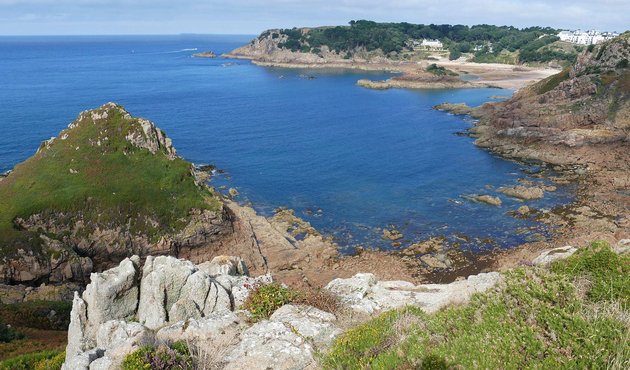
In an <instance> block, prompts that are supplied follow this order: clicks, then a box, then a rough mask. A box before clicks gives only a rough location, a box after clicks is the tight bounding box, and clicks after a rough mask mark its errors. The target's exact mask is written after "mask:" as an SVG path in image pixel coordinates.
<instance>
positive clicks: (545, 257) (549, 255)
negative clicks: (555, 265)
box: [532, 245, 577, 266]
mask: <svg viewBox="0 0 630 370" xmlns="http://www.w3.org/2000/svg"><path fill="white" fill-rule="evenodd" d="M575 252H577V248H574V247H572V246H570V245H567V246H566V247H560V248H554V249H550V250H547V251H544V252H542V253H541V254H540V255H539V256H538V257H536V258H534V260H533V261H532V263H533V264H534V265H537V266H546V265H548V264H550V263H551V262H553V261H557V260H560V259H565V258H568V257H570V256H572V255H573V253H575Z"/></svg>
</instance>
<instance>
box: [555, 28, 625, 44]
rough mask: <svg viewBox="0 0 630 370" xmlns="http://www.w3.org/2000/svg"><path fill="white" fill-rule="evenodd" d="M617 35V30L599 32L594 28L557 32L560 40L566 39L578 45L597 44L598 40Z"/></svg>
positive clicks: (601, 40) (608, 38) (602, 40)
mask: <svg viewBox="0 0 630 370" xmlns="http://www.w3.org/2000/svg"><path fill="white" fill-rule="evenodd" d="M617 36H619V33H617V32H600V31H596V30H590V31H582V30H575V31H567V30H565V31H561V32H560V33H558V37H559V38H560V41H566V42H570V43H573V44H579V45H593V44H599V43H600V42H604V41H606V40H610V39H612V38H615V37H617Z"/></svg>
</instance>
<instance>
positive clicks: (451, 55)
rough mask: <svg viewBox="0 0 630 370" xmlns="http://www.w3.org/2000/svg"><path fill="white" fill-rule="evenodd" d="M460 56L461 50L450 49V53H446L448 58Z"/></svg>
mask: <svg viewBox="0 0 630 370" xmlns="http://www.w3.org/2000/svg"><path fill="white" fill-rule="evenodd" d="M461 56H462V52H461V51H459V50H456V49H453V50H451V52H450V54H449V55H448V59H449V60H456V59H459V58H460V57H461Z"/></svg>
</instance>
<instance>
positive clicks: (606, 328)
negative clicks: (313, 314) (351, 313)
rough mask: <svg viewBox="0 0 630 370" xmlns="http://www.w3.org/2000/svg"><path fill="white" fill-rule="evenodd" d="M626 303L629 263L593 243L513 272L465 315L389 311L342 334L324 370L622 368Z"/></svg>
mask: <svg viewBox="0 0 630 370" xmlns="http://www.w3.org/2000/svg"><path fill="white" fill-rule="evenodd" d="M629 304H630V256H628V255H625V256H618V255H617V254H615V253H614V252H612V251H611V250H610V249H609V248H608V247H607V246H606V245H603V244H601V243H595V244H594V245H593V246H592V247H591V248H588V249H582V250H580V251H579V252H578V253H577V254H576V255H574V256H573V257H571V258H569V259H568V260H566V261H560V262H556V263H555V264H553V265H552V266H551V268H550V269H549V270H547V269H542V268H521V269H517V270H515V271H512V272H511V273H509V274H508V275H507V276H506V281H505V283H504V284H503V285H502V286H501V287H499V288H497V289H495V290H494V291H491V292H488V293H484V294H478V295H476V296H474V297H473V299H472V301H471V303H470V304H468V305H466V306H462V307H454V308H449V309H446V310H443V311H441V312H439V313H437V314H435V315H426V314H424V313H423V312H422V311H421V310H419V309H418V308H415V307H409V308H406V309H403V310H397V311H390V312H387V313H385V314H383V315H381V316H379V317H378V318H376V319H373V320H371V321H369V322H367V323H365V324H363V325H361V326H359V327H357V328H354V329H352V330H350V331H348V332H347V333H345V334H344V335H343V336H342V337H340V338H339V339H338V340H337V342H336V344H335V346H334V347H333V348H332V350H331V351H330V352H329V354H328V355H327V356H326V357H324V358H323V359H322V361H323V365H324V367H325V368H330V369H337V368H339V369H342V368H343V369H361V368H370V369H447V368H464V369H476V368H480V369H497V368H503V369H523V368H533V369H549V368H559V369H582V368H589V369H590V368H612V369H615V368H617V369H623V368H627V366H628V365H630V344H629V343H630V312H629V311H628V309H629ZM458 366H460V367H458Z"/></svg>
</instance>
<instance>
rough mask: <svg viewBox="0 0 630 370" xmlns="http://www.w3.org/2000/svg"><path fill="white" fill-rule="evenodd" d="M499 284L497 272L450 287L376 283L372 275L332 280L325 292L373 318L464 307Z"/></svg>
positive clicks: (451, 284)
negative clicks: (390, 313)
mask: <svg viewBox="0 0 630 370" xmlns="http://www.w3.org/2000/svg"><path fill="white" fill-rule="evenodd" d="M500 280H501V275H499V273H498V272H490V273H482V274H479V275H471V276H469V277H468V278H467V279H466V280H462V281H456V282H453V283H450V284H423V285H414V284H412V283H409V282H406V281H378V280H377V279H376V278H375V277H374V275H373V274H357V275H355V276H353V277H351V278H349V279H335V280H333V281H331V282H330V283H329V284H328V285H326V289H327V290H328V291H330V292H332V293H334V294H336V295H337V296H339V297H340V299H341V300H342V302H343V303H344V304H345V305H347V306H349V307H350V308H351V309H352V310H354V311H356V312H360V313H365V314H373V313H375V312H379V311H383V310H389V309H394V308H399V307H404V306H408V305H414V306H419V307H420V308H422V309H423V310H424V311H425V312H428V313H432V312H435V311H438V310H439V309H441V308H443V307H445V306H447V305H451V304H461V303H465V302H467V301H468V300H469V299H470V297H471V296H472V295H473V294H474V293H478V292H483V291H486V290H488V289H490V288H492V287H493V286H494V285H496V284H497V283H498V282H499V281H500Z"/></svg>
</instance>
